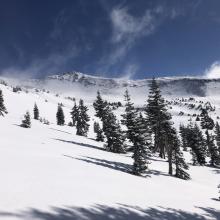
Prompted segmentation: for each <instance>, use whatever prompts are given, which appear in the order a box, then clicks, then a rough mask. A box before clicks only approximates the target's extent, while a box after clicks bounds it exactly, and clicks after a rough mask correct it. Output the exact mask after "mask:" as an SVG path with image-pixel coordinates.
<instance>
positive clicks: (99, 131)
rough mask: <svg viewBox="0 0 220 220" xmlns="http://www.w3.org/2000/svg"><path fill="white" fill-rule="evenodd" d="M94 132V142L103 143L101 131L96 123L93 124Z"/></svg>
mask: <svg viewBox="0 0 220 220" xmlns="http://www.w3.org/2000/svg"><path fill="white" fill-rule="evenodd" d="M93 128H94V132H95V133H96V141H104V134H103V130H102V129H101V127H100V125H99V123H98V122H96V121H95V122H94V126H93Z"/></svg>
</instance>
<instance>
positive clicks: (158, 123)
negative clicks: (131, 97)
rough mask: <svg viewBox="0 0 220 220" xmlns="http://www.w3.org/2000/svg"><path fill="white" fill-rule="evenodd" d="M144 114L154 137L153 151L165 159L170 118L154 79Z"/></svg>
mask: <svg viewBox="0 0 220 220" xmlns="http://www.w3.org/2000/svg"><path fill="white" fill-rule="evenodd" d="M145 113H146V116H147V121H148V123H149V126H150V129H151V132H152V134H153V135H154V150H155V151H159V153H160V157H162V158H165V139H166V138H167V137H166V135H167V133H166V127H167V125H168V124H169V123H171V122H170V120H171V118H172V117H171V115H170V114H169V113H168V112H167V108H166V104H165V101H164V99H163V97H162V95H161V91H160V88H159V85H158V83H157V82H156V80H155V79H154V78H153V80H152V82H151V85H150V91H149V96H148V100H147V106H146V108H145Z"/></svg>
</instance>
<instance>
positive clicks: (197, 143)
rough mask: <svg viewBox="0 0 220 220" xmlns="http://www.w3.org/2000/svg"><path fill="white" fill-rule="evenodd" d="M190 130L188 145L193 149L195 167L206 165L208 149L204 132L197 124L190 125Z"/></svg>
mask: <svg viewBox="0 0 220 220" xmlns="http://www.w3.org/2000/svg"><path fill="white" fill-rule="evenodd" d="M188 129H189V130H188V132H189V135H188V143H189V146H190V147H191V153H192V161H193V165H205V164H206V154H207V148H206V143H205V139H204V137H203V134H202V131H201V130H200V129H199V126H198V125H197V124H194V125H193V124H190V125H189V126H188Z"/></svg>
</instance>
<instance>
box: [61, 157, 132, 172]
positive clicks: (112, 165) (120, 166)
mask: <svg viewBox="0 0 220 220" xmlns="http://www.w3.org/2000/svg"><path fill="white" fill-rule="evenodd" d="M65 156H67V155H65ZM72 158H73V159H76V160H80V161H84V162H86V163H90V164H95V165H98V166H102V167H106V168H109V169H113V170H117V171H121V172H124V173H131V171H132V166H131V165H130V164H125V163H121V162H115V161H110V160H106V159H98V158H94V157H84V158H76V157H72Z"/></svg>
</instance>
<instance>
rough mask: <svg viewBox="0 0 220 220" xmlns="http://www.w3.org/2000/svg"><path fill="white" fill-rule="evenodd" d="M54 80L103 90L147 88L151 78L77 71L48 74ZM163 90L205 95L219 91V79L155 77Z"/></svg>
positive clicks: (174, 92)
mask: <svg viewBox="0 0 220 220" xmlns="http://www.w3.org/2000/svg"><path fill="white" fill-rule="evenodd" d="M48 80H55V81H57V80H58V81H61V82H70V83H72V84H73V86H74V85H76V84H78V85H82V86H84V87H85V88H98V89H101V90H104V91H106V90H107V91H111V90H117V89H125V88H130V89H133V88H135V89H136V90H141V89H143V87H144V88H148V85H149V82H150V81H151V79H142V80H128V79H123V78H102V77H95V76H91V75H86V74H82V73H79V72H72V73H64V74H61V75H52V76H49V77H48V78H47V79H46V81H48ZM157 80H158V82H159V83H160V86H161V88H162V90H164V92H166V93H167V94H170V95H174V94H175V95H176V94H177V92H178V94H182V95H184V94H187V95H196V96H206V95H207V93H209V92H210V89H212V94H213V92H214V91H213V90H215V92H219V89H220V79H208V78H205V77H162V78H157Z"/></svg>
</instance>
